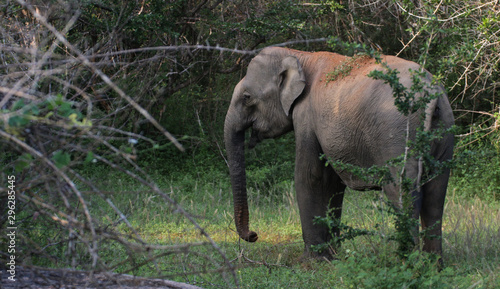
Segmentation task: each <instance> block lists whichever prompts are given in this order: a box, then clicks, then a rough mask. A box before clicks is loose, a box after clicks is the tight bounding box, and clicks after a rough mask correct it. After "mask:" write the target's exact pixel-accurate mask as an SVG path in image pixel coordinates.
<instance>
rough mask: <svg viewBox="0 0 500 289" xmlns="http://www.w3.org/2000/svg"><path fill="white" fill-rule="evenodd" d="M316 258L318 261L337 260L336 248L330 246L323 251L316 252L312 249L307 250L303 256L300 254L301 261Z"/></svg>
mask: <svg viewBox="0 0 500 289" xmlns="http://www.w3.org/2000/svg"><path fill="white" fill-rule="evenodd" d="M311 260H316V261H332V260H337V257H336V253H335V250H333V248H328V249H326V250H323V251H322V252H316V251H313V250H311V249H309V250H307V249H306V250H305V251H304V253H303V254H302V256H300V258H299V261H300V262H301V263H304V262H307V261H311Z"/></svg>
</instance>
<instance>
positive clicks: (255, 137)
mask: <svg viewBox="0 0 500 289" xmlns="http://www.w3.org/2000/svg"><path fill="white" fill-rule="evenodd" d="M263 139H264V138H263V136H262V134H261V133H260V132H259V131H257V130H256V129H253V128H252V134H251V135H250V140H249V141H248V148H249V149H253V148H254V147H255V146H256V145H257V144H258V143H260V142H261V141H262V140H263Z"/></svg>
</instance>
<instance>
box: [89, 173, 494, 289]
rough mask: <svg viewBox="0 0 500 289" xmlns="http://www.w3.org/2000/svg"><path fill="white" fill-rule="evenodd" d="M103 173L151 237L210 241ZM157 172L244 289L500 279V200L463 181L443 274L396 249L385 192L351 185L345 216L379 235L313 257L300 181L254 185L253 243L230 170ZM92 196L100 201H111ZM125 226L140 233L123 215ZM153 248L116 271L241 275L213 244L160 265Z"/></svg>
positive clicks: (204, 278)
mask: <svg viewBox="0 0 500 289" xmlns="http://www.w3.org/2000/svg"><path fill="white" fill-rule="evenodd" d="M103 174H104V175H103ZM103 174H99V175H100V177H101V180H103V181H102V184H103V185H104V186H106V185H109V186H110V187H113V188H115V190H121V191H122V192H124V193H121V194H113V195H111V196H110V198H111V199H112V200H113V202H114V203H115V205H116V206H117V207H119V208H120V209H121V210H122V212H123V213H124V214H125V215H126V216H127V219H128V220H129V222H130V223H131V224H132V226H133V227H134V229H135V230H136V231H137V232H138V234H139V235H140V236H141V238H143V240H145V241H147V242H152V243H155V244H163V245H168V244H184V243H197V242H205V241H206V239H205V238H204V237H203V236H202V235H200V233H199V231H198V230H196V229H195V228H193V226H192V224H191V223H190V222H189V221H187V220H186V219H185V218H183V217H182V216H181V215H180V214H176V213H175V211H173V210H172V208H171V207H169V206H167V205H166V204H165V203H164V202H163V201H162V199H160V197H159V196H155V195H154V194H152V193H149V192H147V191H145V188H143V187H141V186H138V185H136V184H135V183H134V182H133V181H132V180H127V179H126V177H122V176H118V175H117V173H114V172H111V173H105V172H103ZM104 176H105V177H104ZM153 178H154V179H155V180H157V181H158V182H159V186H160V187H162V188H163V189H164V190H165V191H167V192H169V193H170V196H171V197H173V198H174V199H176V200H177V201H178V202H179V203H180V204H181V205H182V206H183V207H184V209H186V210H187V211H188V212H189V213H191V214H192V215H193V216H195V219H196V221H197V222H198V223H199V224H200V225H201V226H202V227H203V228H204V229H205V230H206V231H207V232H208V233H209V234H210V236H211V238H213V240H214V241H215V242H217V244H218V245H219V246H220V247H221V248H222V249H223V251H224V252H225V254H226V255H227V257H228V259H229V260H231V261H232V264H234V265H235V266H237V269H236V273H237V279H238V282H239V284H240V286H241V287H242V288H375V287H378V288H495V287H498V285H500V284H499V282H500V281H499V280H500V279H499V278H498V277H497V276H500V268H499V264H500V258H499V252H500V242H499V240H500V235H499V234H500V231H499V225H498V224H500V210H499V209H500V204H499V203H490V204H487V203H485V202H484V201H482V200H480V199H478V198H475V199H462V198H461V197H460V194H459V193H458V190H459V188H456V187H454V186H453V184H451V186H450V190H451V192H450V194H449V197H448V199H447V202H446V211H445V219H444V224H443V228H444V233H443V235H444V240H443V243H444V258H445V262H446V267H445V269H444V270H442V271H441V272H438V270H437V269H436V267H434V264H433V262H432V261H428V259H426V258H424V254H422V253H416V254H414V255H415V256H413V255H412V256H410V257H409V259H407V260H401V259H399V258H398V257H397V256H396V254H395V249H396V243H394V242H393V241H388V240H387V238H386V237H384V236H387V235H389V234H390V232H392V231H393V230H394V227H393V222H392V218H391V216H389V215H388V214H387V213H383V212H381V211H383V210H379V207H380V206H383V202H380V201H378V199H379V192H355V191H347V193H346V198H345V203H344V214H343V221H344V222H345V223H347V224H348V225H350V226H353V227H356V228H365V229H369V230H375V231H376V232H377V234H376V235H375V236H361V237H357V238H356V239H354V240H352V241H347V242H345V243H344V244H343V245H342V249H341V252H340V253H339V256H338V260H334V261H322V262H318V261H305V262H304V261H301V259H300V257H301V254H302V252H303V248H304V245H303V242H302V236H301V229H300V221H299V214H298V208H297V204H296V201H295V193H294V188H293V182H291V181H288V182H281V183H279V184H277V185H275V186H274V187H269V188H268V190H267V191H266V192H264V191H261V190H260V189H259V188H258V187H257V188H255V187H250V188H249V205H250V228H251V229H252V230H255V231H256V232H257V233H258V234H259V240H258V241H257V242H256V243H246V242H244V241H240V240H239V239H238V237H237V234H236V233H235V231H234V224H233V208H232V197H231V192H230V186H229V184H228V180H227V179H225V178H224V173H217V172H212V174H207V177H205V178H202V179H200V178H199V177H198V176H193V175H191V174H185V175H182V174H180V175H177V176H175V177H171V178H165V177H164V176H163V173H162V172H156V173H153ZM91 202H94V204H95V205H97V204H98V203H99V202H103V201H102V200H100V199H96V200H92V201H91ZM92 207H93V208H96V209H95V210H94V212H93V213H94V214H95V215H98V216H101V218H102V220H103V222H108V223H112V222H113V221H116V218H110V216H111V215H113V214H112V212H111V211H110V209H109V208H106V204H104V203H99V205H97V206H92ZM97 208H98V209H97ZM118 229H120V230H123V231H124V232H127V231H130V229H128V228H127V226H125V225H124V224H123V223H122V224H121V225H119V226H118ZM101 248H106V250H107V251H109V253H107V254H102V256H103V258H104V259H106V258H109V262H110V263H112V262H114V261H115V262H116V260H117V259H124V260H125V259H126V258H129V259H130V258H131V257H130V256H131V255H130V254H129V253H127V252H126V247H124V246H119V245H117V244H113V243H109V244H106V245H104V246H101ZM127 256H128V257H127ZM148 256H149V257H148ZM148 256H146V255H144V256H142V258H139V259H140V260H146V261H145V262H144V263H145V264H147V265H144V266H142V267H140V269H138V270H135V271H133V272H129V271H127V270H128V269H126V268H128V267H127V266H118V267H116V271H117V272H126V273H134V274H138V275H143V276H160V277H167V278H170V279H174V280H177V281H182V282H188V283H192V284H197V285H199V286H202V287H207V288H221V287H222V288H224V287H225V286H227V283H230V284H231V283H232V282H231V281H227V279H223V277H221V274H219V273H214V272H213V271H217V268H218V267H217V266H216V268H213V267H211V266H210V264H209V263H210V262H216V263H217V262H219V263H220V262H221V260H220V256H218V255H217V254H216V253H215V252H213V251H211V248H210V247H209V246H200V247H199V248H196V249H193V250H190V251H189V252H188V251H186V252H185V253H183V252H180V253H179V254H172V255H171V256H161V257H158V258H156V259H157V261H156V262H149V263H151V264H149V263H148V262H147V260H148V258H152V257H151V256H154V252H153V255H151V254H150V255H148ZM136 258H137V257H136ZM430 260H432V258H431V259H430ZM134 262H136V263H137V264H138V263H140V262H139V260H135V261H134ZM154 263H157V264H156V265H154ZM218 266H219V265H218ZM189 272H195V274H189ZM210 272H212V273H210ZM226 278H229V277H227V276H226ZM229 279H230V278H229ZM380 286H381V287H380Z"/></svg>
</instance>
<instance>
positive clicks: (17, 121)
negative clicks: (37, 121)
mask: <svg viewBox="0 0 500 289" xmlns="http://www.w3.org/2000/svg"><path fill="white" fill-rule="evenodd" d="M29 122H30V121H29V120H28V119H26V118H25V117H24V116H20V115H15V116H13V117H11V118H9V125H10V126H13V127H23V126H25V125H27V124H28V123H29Z"/></svg>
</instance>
